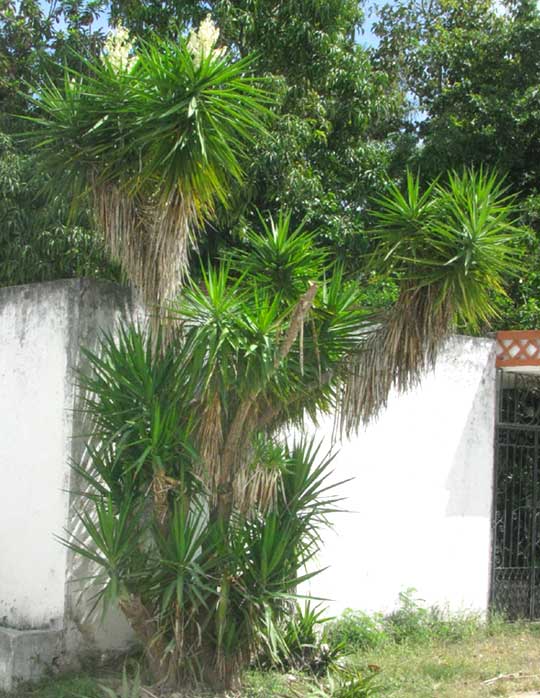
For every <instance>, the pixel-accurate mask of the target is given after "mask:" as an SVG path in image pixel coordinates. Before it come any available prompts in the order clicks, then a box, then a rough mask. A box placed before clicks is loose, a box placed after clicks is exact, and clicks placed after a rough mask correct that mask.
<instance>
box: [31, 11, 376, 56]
mask: <svg viewBox="0 0 540 698" xmlns="http://www.w3.org/2000/svg"><path fill="white" fill-rule="evenodd" d="M40 5H41V7H42V8H43V9H44V10H47V9H48V8H49V6H50V2H48V1H47V0H40ZM364 11H365V13H366V20H365V23H364V32H363V33H362V34H361V35H360V36H359V37H358V42H359V43H360V44H362V45H363V46H376V45H377V37H376V36H375V35H374V34H373V32H372V31H371V28H372V25H373V21H374V18H375V15H374V12H373V7H372V6H371V7H370V9H368V8H367V7H366V8H365V9H364ZM93 26H94V28H95V29H107V26H108V22H107V18H106V17H105V16H104V15H103V16H101V17H99V18H98V19H97V20H96V22H94V25H93Z"/></svg>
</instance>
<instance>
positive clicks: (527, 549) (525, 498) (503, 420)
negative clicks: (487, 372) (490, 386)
mask: <svg viewBox="0 0 540 698" xmlns="http://www.w3.org/2000/svg"><path fill="white" fill-rule="evenodd" d="M539 477H540V380H539V378H538V377H537V376H532V375H527V374H520V373H506V372H502V371H500V372H499V375H498V399H497V421H496V434H495V499H494V522H493V524H494V533H493V542H494V554H493V572H492V574H493V578H492V584H491V605H492V608H493V609H494V610H496V611H498V612H500V613H502V614H504V615H505V616H506V617H507V618H510V619H517V618H528V619H536V618H540V540H539V536H540V482H539Z"/></svg>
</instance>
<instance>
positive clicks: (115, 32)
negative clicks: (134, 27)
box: [103, 23, 137, 72]
mask: <svg viewBox="0 0 540 698" xmlns="http://www.w3.org/2000/svg"><path fill="white" fill-rule="evenodd" d="M103 54H104V55H105V56H106V58H107V60H108V61H109V63H110V64H111V65H112V67H113V68H114V70H116V71H117V72H120V71H126V72H129V71H130V70H131V68H133V65H134V63H135V61H136V60H137V58H136V56H135V55H134V54H133V42H132V41H131V37H130V35H129V31H128V30H127V29H126V28H125V27H124V26H123V25H122V24H121V23H118V24H117V25H116V26H115V27H114V29H112V30H111V31H110V32H109V35H108V36H107V40H106V41H105V46H104V47H103Z"/></svg>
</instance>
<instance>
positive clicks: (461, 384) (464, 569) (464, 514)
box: [309, 337, 495, 613]
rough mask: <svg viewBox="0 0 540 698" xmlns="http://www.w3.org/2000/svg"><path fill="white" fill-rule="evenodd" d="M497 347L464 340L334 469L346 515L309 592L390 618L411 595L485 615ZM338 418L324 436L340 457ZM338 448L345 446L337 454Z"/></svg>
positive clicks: (392, 404) (327, 422) (326, 423)
mask: <svg viewBox="0 0 540 698" xmlns="http://www.w3.org/2000/svg"><path fill="white" fill-rule="evenodd" d="M494 419H495V357H494V342H493V341H492V340H488V339H472V338H466V337H456V338H454V339H452V340H451V341H450V342H449V343H448V344H447V346H446V349H445V351H444V352H442V354H441V355H440V358H439V360H438V362H437V365H436V368H435V371H433V372H430V373H429V374H428V375H426V376H425V377H424V379H423V380H422V382H421V385H420V386H419V387H418V388H417V389H415V390H413V391H411V392H409V393H408V394H405V395H396V394H393V395H391V397H390V400H389V403H388V408H387V409H386V410H385V411H384V412H383V413H382V414H381V415H380V416H379V418H378V420H376V421H375V422H374V423H373V424H371V425H370V426H369V427H368V428H367V429H364V430H363V431H361V433H359V434H358V435H357V436H356V437H354V438H352V439H350V440H347V441H345V442H344V443H343V444H342V445H341V449H340V451H339V454H338V456H337V458H336V460H335V469H336V475H337V477H338V479H339V480H342V479H346V478H352V480H351V482H349V483H348V484H346V485H344V486H343V487H342V490H341V491H342V493H343V495H344V496H345V497H346V499H345V501H344V503H343V505H344V507H346V508H347V509H349V510H350V512H348V513H341V514H338V515H336V516H335V517H334V530H333V531H329V532H328V533H327V534H326V536H325V547H324V550H323V551H322V553H321V554H320V556H319V561H318V562H319V565H320V567H327V566H328V569H327V570H326V571H325V572H323V573H322V574H321V575H320V576H319V577H317V578H316V579H314V580H313V581H312V582H311V584H310V585H309V588H310V590H311V592H312V593H313V594H314V595H316V596H320V597H323V598H327V599H331V600H332V604H331V608H332V611H334V612H336V613H338V612H340V611H341V610H343V609H345V608H347V607H351V608H357V609H364V610H367V611H384V610H390V609H392V608H393V607H395V606H396V603H397V598H398V594H399V592H400V591H402V590H405V589H407V588H408V587H414V588H416V589H417V590H418V596H419V597H420V598H422V599H424V600H425V601H426V602H428V603H430V604H431V603H436V604H440V605H443V606H444V605H446V606H448V607H449V608H451V609H453V610H460V609H475V610H480V611H483V610H485V609H486V608H487V603H488V593H489V577H490V551H491V505H492V482H493V439H494ZM331 431H332V420H331V419H329V418H327V419H324V420H323V421H322V423H321V424H320V425H319V427H318V428H314V433H315V434H316V435H317V437H319V438H323V439H324V441H325V443H326V445H327V446H328V447H330V445H331V439H330V434H331ZM337 447H339V445H338V446H337Z"/></svg>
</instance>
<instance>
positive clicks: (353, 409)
mask: <svg viewBox="0 0 540 698" xmlns="http://www.w3.org/2000/svg"><path fill="white" fill-rule="evenodd" d="M374 205H375V207H376V208H375V210H374V215H375V216H376V219H377V225H376V228H375V231H374V237H375V240H376V243H377V248H376V249H377V251H376V253H375V255H374V258H373V265H374V267H375V268H376V269H377V270H378V271H379V272H380V273H388V274H394V275H395V277H396V278H397V280H398V282H399V285H400V294H399V298H398V300H397V302H396V304H395V306H394V307H393V308H391V309H390V311H388V312H386V313H382V314H380V315H379V316H378V317H376V318H375V319H374V325H373V328H372V329H373V331H372V332H371V336H370V338H369V341H368V342H367V344H366V347H365V351H364V352H363V353H362V354H361V355H358V356H357V357H356V358H355V359H353V360H352V362H351V364H350V368H351V374H350V378H349V381H348V383H347V385H346V388H345V392H344V399H343V403H342V405H341V410H342V428H343V429H344V430H345V431H349V432H350V431H351V430H354V429H355V428H357V427H358V425H359V424H360V422H362V421H364V422H367V421H369V419H371V418H372V417H373V415H374V414H376V413H377V412H378V410H379V409H380V408H381V407H382V406H384V405H385V404H386V398H387V396H388V394H389V392H390V389H391V388H392V387H393V386H396V387H397V388H398V389H403V390H406V389H408V388H409V387H410V386H411V385H413V384H414V383H415V382H417V381H418V379H419V377H420V375H421V373H422V371H424V370H425V368H426V367H428V366H431V365H433V363H434V361H435V358H436V356H437V352H438V350H439V348H440V346H441V344H442V343H443V342H444V340H445V339H446V337H447V336H448V334H449V333H450V332H451V331H453V330H455V328H456V326H460V327H463V328H465V329H466V330H472V331H475V332H477V331H478V330H479V329H481V328H484V327H486V325H487V323H488V322H489V320H490V319H491V318H493V316H496V314H497V311H498V302H499V301H500V299H501V297H502V295H503V294H504V282H505V280H507V279H508V278H509V277H511V276H512V275H513V274H515V273H516V272H517V266H518V255H517V250H518V245H516V242H517V241H518V239H519V237H520V236H521V234H522V230H521V229H520V228H519V227H518V226H517V225H516V223H515V220H516V209H515V207H514V197H512V196H509V195H507V193H506V190H505V187H504V182H503V181H502V180H501V179H500V178H499V177H497V175H496V174H495V173H490V172H486V171H482V170H480V171H474V170H467V171H465V172H463V173H456V172H453V173H450V175H449V176H448V179H447V181H446V182H445V183H443V182H442V181H436V182H433V183H432V184H430V185H429V186H427V187H426V188H425V190H424V191H422V190H421V184H420V178H419V177H415V176H414V175H413V174H412V173H410V172H408V173H407V179H406V187H405V191H404V192H402V191H401V189H400V188H399V187H398V186H396V185H395V184H390V185H389V186H388V191H387V192H386V193H385V194H384V195H382V196H380V197H379V198H378V199H377V200H376V201H375V202H374Z"/></svg>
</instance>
